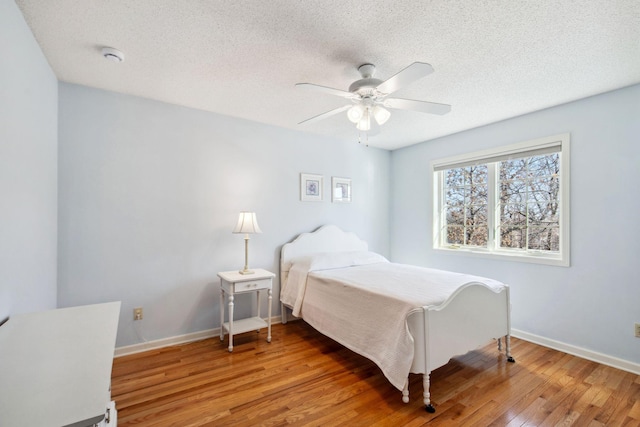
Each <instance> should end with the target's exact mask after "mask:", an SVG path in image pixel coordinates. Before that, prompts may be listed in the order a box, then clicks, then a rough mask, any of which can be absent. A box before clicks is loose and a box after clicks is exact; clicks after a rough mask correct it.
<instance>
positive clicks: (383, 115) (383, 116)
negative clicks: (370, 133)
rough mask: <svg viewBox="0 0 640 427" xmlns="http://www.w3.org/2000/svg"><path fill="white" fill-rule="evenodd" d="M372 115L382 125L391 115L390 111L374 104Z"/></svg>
mask: <svg viewBox="0 0 640 427" xmlns="http://www.w3.org/2000/svg"><path fill="white" fill-rule="evenodd" d="M373 117H374V118H375V119H376V122H377V123H378V124H379V125H383V124H385V123H386V122H387V120H389V117H391V113H390V112H389V110H387V109H385V108H382V107H381V106H379V105H376V106H375V107H373Z"/></svg>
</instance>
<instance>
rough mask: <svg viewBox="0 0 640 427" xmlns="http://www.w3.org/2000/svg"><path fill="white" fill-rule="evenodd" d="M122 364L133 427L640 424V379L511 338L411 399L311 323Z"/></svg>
mask: <svg viewBox="0 0 640 427" xmlns="http://www.w3.org/2000/svg"><path fill="white" fill-rule="evenodd" d="M272 335H273V340H272V342H271V343H270V344H269V343H267V342H266V330H263V331H261V332H260V333H259V334H258V333H247V334H243V335H239V336H236V337H235V339H234V351H233V353H229V352H228V351H227V342H226V340H225V342H224V343H222V342H221V341H220V339H219V338H217V337H216V338H212V339H207V340H203V341H198V342H195V343H190V344H185V345H179V346H174V347H168V348H163V349H159V350H151V351H148V352H145V353H139V354H135V355H130V356H123V357H119V358H117V359H115V361H114V364H113V375H112V397H113V399H114V400H115V401H116V408H117V409H118V425H119V426H120V427H126V426H181V427H186V426H258V425H260V426H283V425H287V426H288V425H294V426H303V425H304V426H306V425H310V426H423V425H428V426H522V425H530V426H555V425H562V426H569V425H574V426H640V377H639V376H638V375H634V374H631V373H627V372H624V371H620V370H617V369H614V368H610V367H607V366H603V365H600V364H598V363H594V362H590V361H588V360H584V359H580V358H578V357H574V356H570V355H567V354H564V353H561V352H558V351H555V350H550V349H547V348H545V347H540V346H537V345H534V344H531V343H529V342H526V341H522V340H518V339H515V338H514V339H512V353H513V356H514V357H515V358H516V363H515V364H513V363H507V362H506V360H505V357H504V353H498V350H497V346H496V345H495V343H492V344H489V345H487V346H485V347H483V348H481V349H478V350H476V351H472V352H470V353H468V354H466V355H464V356H460V357H456V358H454V359H452V360H451V361H450V362H449V363H448V364H447V365H445V366H443V367H442V368H439V369H437V370H435V371H434V372H433V373H432V385H431V399H432V402H433V404H434V406H435V408H436V413H435V414H429V413H427V412H426V411H425V410H424V405H423V403H422V376H421V375H411V380H410V393H411V395H410V402H409V403H408V404H404V403H402V400H401V393H400V391H398V390H397V389H395V388H394V387H393V386H392V385H390V383H389V382H388V381H387V380H386V378H385V377H384V375H383V374H382V373H381V371H380V370H379V369H378V368H377V367H376V366H375V365H374V364H373V363H372V362H370V361H369V360H367V359H365V358H363V357H361V356H358V355H357V354H355V353H353V352H351V351H350V350H348V349H346V348H344V347H342V346H341V345H339V344H337V343H335V342H334V341H332V340H330V339H328V338H326V337H324V336H322V335H321V334H319V333H318V332H316V331H315V330H313V329H312V328H311V327H310V326H308V325H307V324H305V323H304V322H302V321H296V322H289V323H288V324H286V325H280V324H278V325H274V326H273V333H272Z"/></svg>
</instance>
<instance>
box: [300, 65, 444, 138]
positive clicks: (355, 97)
mask: <svg viewBox="0 0 640 427" xmlns="http://www.w3.org/2000/svg"><path fill="white" fill-rule="evenodd" d="M375 70H376V67H375V65H373V64H362V65H361V66H359V67H358V71H359V72H360V75H361V76H362V78H361V79H360V80H356V81H355V82H353V83H351V86H349V90H348V91H344V90H340V89H334V88H330V87H326V86H320V85H316V84H313V83H297V84H296V86H297V87H300V88H303V89H311V90H316V91H319V92H324V93H328V94H330V95H337V96H341V97H343V98H346V99H348V100H350V101H351V102H350V103H349V104H347V105H344V106H342V107H338V108H335V109H333V110H330V111H327V112H325V113H322V114H318V115H317V116H314V117H311V118H310V119H307V120H303V121H301V122H300V123H298V124H303V123H313V122H317V121H319V120H322V119H326V118H327V117H331V116H333V115H335V114H338V113H341V112H343V111H347V117H348V118H349V120H350V121H351V122H352V123H355V124H356V128H357V129H358V130H360V131H363V132H366V131H368V130H370V129H371V117H373V119H374V120H375V122H376V123H377V124H379V125H382V124H384V123H386V121H387V120H389V117H390V116H391V113H390V112H389V110H387V108H392V109H398V110H410V111H418V112H420V113H429V114H439V115H443V114H447V113H448V112H449V111H451V106H450V105H447V104H438V103H435V102H427V101H416V100H413V99H402V98H388V96H389V95H390V94H392V93H394V92H396V91H397V90H399V89H401V88H402V87H404V86H406V85H408V84H410V83H413V82H414V81H416V80H418V79H421V78H423V77H426V76H428V75H429V74H431V73H433V67H432V66H431V65H429V64H427V63H424V62H414V63H413V64H411V65H409V66H408V67H407V68H405V69H403V70H401V71H400V72H398V73H397V74H396V75H394V76H392V77H390V78H388V79H387V80H385V81H382V80H380V79H376V78H374V77H373V75H374V73H375Z"/></svg>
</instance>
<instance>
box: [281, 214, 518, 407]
mask: <svg viewBox="0 0 640 427" xmlns="http://www.w3.org/2000/svg"><path fill="white" fill-rule="evenodd" d="M280 301H281V304H282V323H287V320H288V312H289V311H290V312H292V315H293V316H294V317H299V318H302V319H304V320H305V321H306V322H307V323H309V324H310V325H311V326H312V327H314V329H316V330H318V331H319V332H320V333H322V334H324V335H326V336H328V337H329V338H332V339H334V340H335V341H337V342H339V343H340V344H342V345H344V346H345V347H347V348H349V349H351V350H352V351H355V352H356V353H358V354H361V355H362V356H364V357H366V358H368V359H370V360H372V361H373V362H374V363H376V364H377V365H378V367H380V369H381V370H382V372H383V373H384V375H385V377H386V378H387V379H388V380H389V382H390V383H391V384H392V385H394V386H395V387H396V388H397V389H398V390H400V391H401V392H402V400H403V401H404V402H405V403H407V402H409V374H410V373H413V374H422V375H423V389H424V391H423V400H424V404H425V405H426V410H427V411H428V412H435V408H434V407H433V405H432V404H431V398H430V391H429V390H430V374H431V372H432V371H433V370H434V369H436V368H438V367H440V366H443V365H445V364H446V363H447V362H448V361H449V360H450V359H451V357H453V356H456V355H460V354H464V353H467V352H468V351H470V350H473V349H476V348H478V347H480V346H483V345H486V344H487V343H488V342H490V341H491V340H492V339H495V340H497V343H498V351H502V347H503V346H502V338H504V343H505V345H504V350H505V353H506V358H507V360H508V361H509V362H513V361H514V359H513V357H511V353H510V312H509V310H510V303H509V286H508V285H506V284H504V283H501V282H499V281H496V280H493V279H489V278H484V277H478V276H471V275H466V274H460V273H453V272H448V271H443V270H435V269H428V268H422V267H416V266H410V265H404V264H395V263H391V262H389V261H388V260H387V259H386V258H384V257H383V256H381V255H379V254H376V253H373V252H369V251H368V245H367V243H366V242H365V241H363V240H361V239H360V238H359V237H358V236H356V235H355V234H354V233H350V232H344V231H342V230H341V229H340V228H338V227H336V226H334V225H326V226H323V227H320V228H319V229H318V230H316V231H314V232H312V233H303V234H301V235H299V236H298V237H297V238H296V239H295V240H293V241H292V242H290V243H287V244H285V245H283V247H282V250H281V258H280Z"/></svg>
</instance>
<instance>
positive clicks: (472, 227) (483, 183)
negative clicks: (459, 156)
mask: <svg viewBox="0 0 640 427" xmlns="http://www.w3.org/2000/svg"><path fill="white" fill-rule="evenodd" d="M487 176H488V172H487V165H478V166H467V167H463V168H455V169H449V170H446V171H445V188H446V191H445V201H444V204H445V214H446V227H447V231H446V236H447V237H446V238H447V243H448V244H450V245H461V246H462V245H464V246H479V247H487V241H488V236H489V228H488V209H487V205H488V189H489V188H488V185H489V184H488V180H487Z"/></svg>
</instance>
